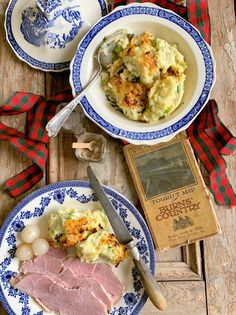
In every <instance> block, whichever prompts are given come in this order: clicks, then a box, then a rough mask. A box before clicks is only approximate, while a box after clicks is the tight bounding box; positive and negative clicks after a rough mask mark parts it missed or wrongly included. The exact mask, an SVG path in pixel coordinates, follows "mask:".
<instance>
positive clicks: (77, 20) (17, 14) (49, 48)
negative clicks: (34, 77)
mask: <svg viewBox="0 0 236 315" xmlns="http://www.w3.org/2000/svg"><path fill="white" fill-rule="evenodd" d="M91 8H92V9H91ZM106 14H107V2H106V0H89V1H88V0H80V1H77V0H11V1H10V2H9V5H8V8H7V10H6V15H5V30H6V37H7V41H8V43H9V44H10V46H11V48H12V49H13V51H14V52H15V54H16V55H17V56H18V57H19V58H20V59H21V60H23V61H25V62H27V63H28V64H29V65H30V66H32V67H34V68H37V69H41V70H44V71H63V70H66V69H68V68H69V64H70V61H71V59H72V58H73V56H74V54H75V52H76V48H77V45H78V43H79V41H80V40H81V38H82V37H83V36H84V35H85V33H86V32H87V31H88V30H89V29H90V28H91V26H92V25H93V24H94V23H95V22H97V20H98V19H100V18H101V17H102V16H104V15H106Z"/></svg>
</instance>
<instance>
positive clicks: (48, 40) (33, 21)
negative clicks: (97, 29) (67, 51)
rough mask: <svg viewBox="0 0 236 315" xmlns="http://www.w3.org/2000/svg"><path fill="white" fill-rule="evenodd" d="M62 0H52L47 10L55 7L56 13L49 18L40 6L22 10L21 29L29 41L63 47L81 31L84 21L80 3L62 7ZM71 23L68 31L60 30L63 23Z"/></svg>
mask: <svg viewBox="0 0 236 315" xmlns="http://www.w3.org/2000/svg"><path fill="white" fill-rule="evenodd" d="M42 2H43V1H42ZM61 5H62V2H61V1H56V2H53V3H52V2H50V1H49V5H48V7H47V8H45V11H46V12H51V11H53V10H54V9H56V8H57V9H58V10H55V13H54V15H53V17H52V18H51V19H49V18H48V17H47V16H46V15H45V14H44V12H42V11H41V10H40V9H39V8H38V7H28V8H26V9H25V10H24V11H23V12H22V22H21V27H20V30H21V32H22V34H23V36H24V38H25V40H26V41H27V42H29V43H30V44H32V45H34V46H41V45H43V46H45V45H47V46H49V48H53V49H55V48H59V49H63V48H65V47H66V44H68V43H69V42H71V41H72V40H73V39H74V38H75V37H76V35H77V34H78V33H79V30H80V29H81V27H82V25H83V23H84V21H82V19H81V15H80V12H79V5H74V6H73V7H67V8H64V9H63V8H62V9H60V7H61ZM65 23H66V24H69V25H70V27H68V31H67V33H65V32H60V30H61V29H66V27H63V28H62V27H61V25H63V24H65Z"/></svg>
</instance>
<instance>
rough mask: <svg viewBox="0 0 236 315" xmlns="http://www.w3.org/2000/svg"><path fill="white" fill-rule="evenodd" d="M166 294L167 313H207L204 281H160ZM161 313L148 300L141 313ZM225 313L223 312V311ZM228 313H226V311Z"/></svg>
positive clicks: (142, 314) (176, 314)
mask: <svg viewBox="0 0 236 315" xmlns="http://www.w3.org/2000/svg"><path fill="white" fill-rule="evenodd" d="M160 286H161V287H162V291H163V293H164V294H165V296H166V299H167V303H168V307H167V309H166V310H165V311H164V312H163V314H165V315H187V314H191V315H206V314H207V312H206V299H205V284H204V281H186V282H185V281H179V282H165V283H160ZM154 314H155V315H156V314H161V312H159V311H158V310H157V309H156V308H155V307H154V306H153V304H152V303H151V301H150V300H147V302H146V304H145V306H144V308H143V309H142V311H141V313H140V315H154ZM222 314H223V313H222ZM225 314H226V313H225Z"/></svg>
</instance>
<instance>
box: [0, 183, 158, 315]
mask: <svg viewBox="0 0 236 315" xmlns="http://www.w3.org/2000/svg"><path fill="white" fill-rule="evenodd" d="M103 187H104V189H105V191H106V193H107V195H108V197H109V198H110V199H111V202H112V203H113V205H114V207H115V208H116V210H117V212H118V213H119V214H120V216H121V218H122V220H123V221H124V223H125V224H126V226H127V227H128V229H129V231H130V233H131V235H132V236H133V238H134V241H135V243H136V244H137V247H138V249H139V252H140V254H141V256H142V258H143V260H144V261H145V263H146V264H147V265H148V266H149V268H150V270H151V271H152V273H154V269H155V254H154V247H153V243H152V238H151V235H150V233H149V230H148V228H147V226H146V224H145V222H144V220H143V218H142V217H141V215H140V214H139V212H138V210H137V209H136V208H135V207H134V206H133V205H132V204H131V203H130V202H129V201H128V200H127V199H126V198H125V197H123V196H122V195H120V194H119V193H118V192H116V191H115V190H113V189H110V188H108V187H106V186H103ZM99 205H100V204H99V202H98V200H97V198H96V196H95V194H94V192H93V190H92V189H91V187H90V184H89V183H88V182H87V181H77V180H74V181H64V182H58V183H55V184H51V185H48V186H45V187H43V188H41V189H39V190H37V191H35V192H34V193H32V194H31V195H29V196H28V197H26V198H25V199H24V200H23V201H21V202H20V203H19V204H18V205H17V206H16V207H15V208H14V209H13V210H12V212H11V213H10V215H9V216H8V218H7V219H6V221H5V223H4V224H3V226H2V228H1V230H0V301H1V302H2V304H3V306H4V307H5V309H6V310H7V312H8V313H9V314H10V315H43V314H46V313H45V312H43V311H42V309H41V308H40V306H39V305H38V304H37V303H36V302H35V301H34V299H32V298H31V297H29V296H28V295H27V294H24V293H22V292H20V291H18V290H15V289H14V288H13V287H11V286H10V283H9V281H10V279H11V277H12V276H13V275H14V274H15V273H17V272H18V271H19V261H18V259H17V258H14V253H15V249H16V246H17V245H18V243H19V242H20V240H19V236H18V234H19V232H20V231H21V230H22V229H23V228H24V226H25V225H27V224H30V223H33V222H37V224H39V225H40V227H41V231H42V235H43V236H44V234H46V226H47V224H46V221H47V216H48V214H49V213H50V212H51V211H55V210H57V209H59V208H63V207H64V208H65V207H77V208H79V209H81V211H83V210H86V209H88V208H89V209H97V208H98V207H99ZM113 269H114V272H115V273H116V275H117V276H118V277H119V279H120V280H121V281H122V283H123V284H124V286H125V293H124V295H123V297H122V298H121V299H120V301H118V303H117V304H116V305H115V307H114V308H113V309H112V310H111V312H110V315H129V314H133V315H134V314H138V313H139V311H140V310H141V308H142V306H143V305H144V303H145V301H146V299H147V296H146V293H145V291H144V288H143V286H142V283H141V281H140V277H139V274H138V272H137V271H136V269H135V267H134V264H133V261H132V259H131V258H128V259H126V260H125V261H123V262H122V263H121V264H120V265H119V266H118V268H115V267H114V268H113ZM50 315H53V314H51V313H50Z"/></svg>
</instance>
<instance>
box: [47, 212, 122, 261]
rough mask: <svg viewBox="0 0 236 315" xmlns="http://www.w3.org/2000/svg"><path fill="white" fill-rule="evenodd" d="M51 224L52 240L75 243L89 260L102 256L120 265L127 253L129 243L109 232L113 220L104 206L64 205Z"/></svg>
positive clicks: (68, 244)
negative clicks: (94, 208)
mask: <svg viewBox="0 0 236 315" xmlns="http://www.w3.org/2000/svg"><path fill="white" fill-rule="evenodd" d="M48 226H49V231H48V238H49V243H50V244H51V245H52V246H53V247H55V248H58V247H62V248H71V247H73V246H74V247H75V248H76V253H77V255H78V256H79V257H80V258H81V260H82V261H85V262H87V263H90V262H94V261H96V260H98V259H99V257H102V258H105V259H107V260H108V261H109V262H110V263H111V264H113V265H118V264H119V263H120V262H121V261H122V260H123V259H124V258H125V257H126V255H127V251H126V246H124V245H121V244H119V242H118V240H117V238H116V236H115V235H114V234H112V233H110V232H109V221H108V218H107V216H106V214H105V213H104V211H103V210H102V209H98V210H94V211H91V210H86V211H79V210H76V209H61V210H59V211H57V212H53V213H51V215H50V217H49V220H48Z"/></svg>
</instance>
